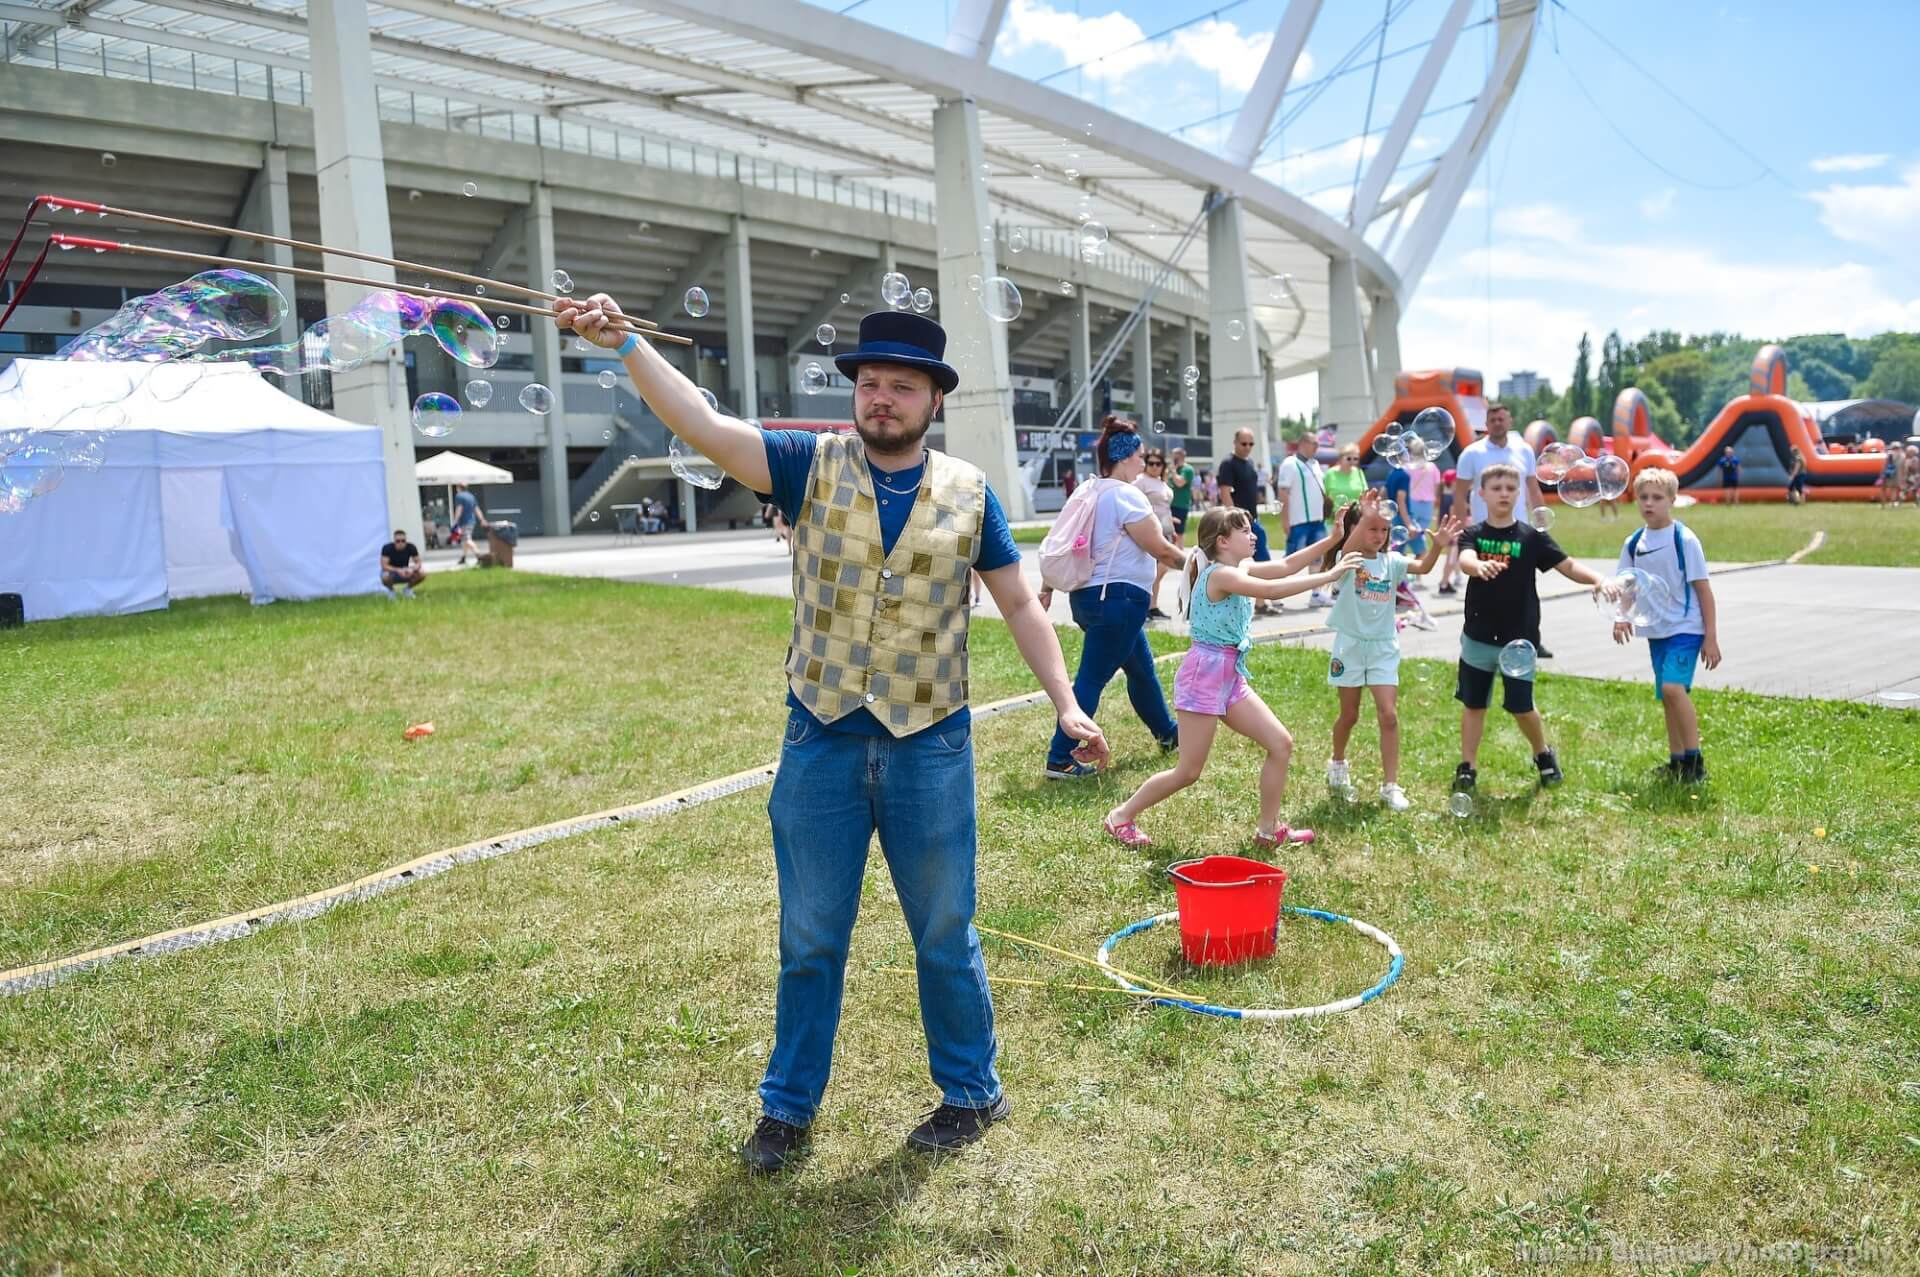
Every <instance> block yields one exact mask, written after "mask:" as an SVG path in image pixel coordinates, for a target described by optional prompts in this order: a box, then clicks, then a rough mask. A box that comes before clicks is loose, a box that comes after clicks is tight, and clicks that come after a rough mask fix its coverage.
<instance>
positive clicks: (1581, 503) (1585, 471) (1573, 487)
mask: <svg viewBox="0 0 1920 1277" xmlns="http://www.w3.org/2000/svg"><path fill="white" fill-rule="evenodd" d="M1560 499H1561V500H1562V501H1564V502H1565V503H1566V504H1568V505H1570V506H1572V507H1573V508H1574V509H1576V510H1584V509H1586V508H1587V507H1588V506H1590V505H1597V504H1599V501H1600V476H1599V475H1598V474H1597V473H1595V471H1594V468H1593V462H1591V461H1588V460H1586V459H1585V458H1584V457H1583V458H1582V459H1581V460H1579V461H1576V462H1574V463H1573V464H1572V465H1570V466H1568V467H1567V468H1566V471H1565V472H1564V473H1563V474H1562V475H1561V476H1560Z"/></svg>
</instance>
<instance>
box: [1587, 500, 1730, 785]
mask: <svg viewBox="0 0 1920 1277" xmlns="http://www.w3.org/2000/svg"><path fill="white" fill-rule="evenodd" d="M1679 495H1680V479H1679V477H1678V476H1677V475H1675V474H1674V473H1673V471H1671V470H1662V469H1647V470H1642V471H1641V472H1640V473H1639V474H1637V475H1635V476H1634V480H1633V497H1634V500H1635V501H1636V502H1638V504H1639V506H1640V519H1641V521H1642V522H1643V523H1645V524H1646V526H1645V527H1643V528H1641V529H1640V530H1639V531H1638V532H1635V533H1634V534H1633V535H1632V536H1630V537H1628V538H1627V542H1626V544H1625V545H1624V546H1622V547H1621V549H1620V567H1621V568H1622V569H1623V570H1624V569H1626V568H1632V569H1633V570H1634V571H1635V572H1638V573H1640V574H1642V575H1643V576H1653V577H1659V578H1660V579H1661V580H1662V581H1664V582H1665V583H1666V586H1667V593H1668V597H1669V598H1670V599H1671V600H1672V601H1671V602H1670V603H1667V604H1666V606H1664V607H1663V608H1662V609H1661V612H1660V614H1659V615H1657V616H1655V617H1653V618H1652V621H1651V623H1650V624H1648V625H1646V626H1643V627H1641V631H1640V632H1641V633H1642V634H1643V635H1644V636H1645V637H1646V640H1647V650H1648V652H1649V654H1650V655H1651V656H1652V658H1653V681H1654V686H1655V689H1656V691H1655V694H1656V695H1658V696H1659V698H1660V707H1661V709H1662V710H1664V711H1665V713H1666V716H1667V775H1668V776H1669V777H1671V778H1672V779H1674V780H1678V781H1682V782H1685V783H1689V784H1691V783H1694V782H1698V781H1703V780H1705V779H1706V778H1707V766H1706V762H1705V760H1704V759H1702V758H1701V756H1700V719H1699V716H1698V715H1697V714H1695V712H1694V708H1693V697H1692V695H1691V692H1692V688H1693V670H1694V665H1695V663H1696V662H1697V661H1701V660H1704V661H1705V662H1706V665H1707V668H1708V669H1714V668H1716V667H1717V666H1718V665H1719V664H1720V635H1719V629H1718V625H1717V620H1718V617H1717V612H1716V608H1715V605H1714V600H1713V586H1712V585H1711V584H1710V583H1709V582H1708V580H1707V552H1706V551H1705V550H1704V549H1702V548H1701V545H1700V538H1699V537H1697V536H1695V535H1694V534H1693V533H1692V532H1691V531H1690V530H1689V529H1688V528H1687V527H1686V525H1685V524H1682V523H1676V522H1675V521H1674V518H1673V502H1674V498H1675V497H1677V496H1679ZM1633 632H1634V626H1633V625H1632V624H1631V623H1629V622H1627V621H1616V622H1615V623H1614V627H1613V641H1614V642H1616V643H1625V642H1627V641H1628V640H1630V639H1632V638H1633Z"/></svg>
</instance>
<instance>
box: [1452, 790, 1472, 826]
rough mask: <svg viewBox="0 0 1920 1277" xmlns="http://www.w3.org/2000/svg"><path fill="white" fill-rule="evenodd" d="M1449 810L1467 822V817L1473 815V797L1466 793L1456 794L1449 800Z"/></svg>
mask: <svg viewBox="0 0 1920 1277" xmlns="http://www.w3.org/2000/svg"><path fill="white" fill-rule="evenodd" d="M1447 810H1448V811H1450V812H1452V813H1453V814H1454V816H1455V817H1457V818H1458V819H1460V820H1465V819H1466V818H1467V817H1469V816H1471V815H1473V795H1472V794H1465V793H1459V794H1454V795H1453V796H1452V797H1450V798H1448V799H1447Z"/></svg>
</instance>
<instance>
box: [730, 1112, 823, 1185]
mask: <svg viewBox="0 0 1920 1277" xmlns="http://www.w3.org/2000/svg"><path fill="white" fill-rule="evenodd" d="M806 1148H807V1128H806V1127H804V1126H795V1125H794V1124H793V1123H792V1122H783V1121H781V1120H780V1119H779V1118H777V1117H763V1118H761V1119H760V1124H759V1125H758V1126H756V1127H754V1128H753V1134H751V1135H749V1136H747V1142H746V1143H745V1144H742V1145H741V1146H740V1160H741V1161H743V1162H745V1163H746V1164H747V1169H749V1170H754V1171H758V1172H760V1173H761V1174H762V1175H774V1174H778V1173H779V1172H781V1171H784V1170H786V1169H787V1168H788V1167H789V1166H791V1165H793V1163H794V1162H796V1161H797V1160H799V1159H800V1157H801V1156H803V1155H804V1154H805V1152H806Z"/></svg>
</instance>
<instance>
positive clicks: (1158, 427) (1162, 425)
mask: <svg viewBox="0 0 1920 1277" xmlns="http://www.w3.org/2000/svg"><path fill="white" fill-rule="evenodd" d="M1153 433H1155V434H1157V435H1163V434H1165V433H1167V423H1166V422H1164V421H1156V422H1154V423H1153Z"/></svg>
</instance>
